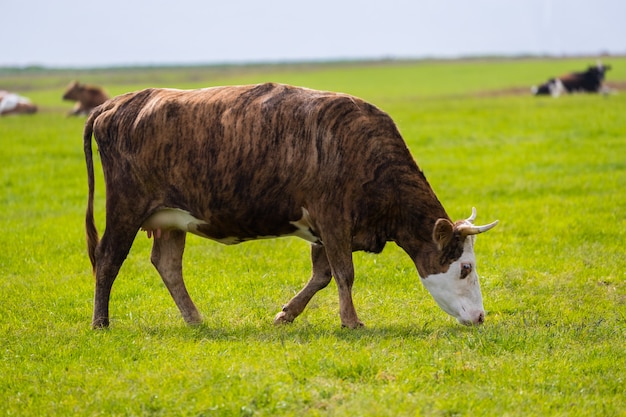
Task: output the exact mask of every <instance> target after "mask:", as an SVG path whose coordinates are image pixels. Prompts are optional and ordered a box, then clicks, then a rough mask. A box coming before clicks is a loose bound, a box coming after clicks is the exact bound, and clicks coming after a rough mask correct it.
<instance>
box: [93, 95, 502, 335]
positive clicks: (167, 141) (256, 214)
mask: <svg viewBox="0 0 626 417" xmlns="http://www.w3.org/2000/svg"><path fill="white" fill-rule="evenodd" d="M92 134H93V136H94V137H95V141H96V143H97V145H98V150H99V152H100V159H101V163H102V168H103V171H104V178H105V182H106V230H105V232H104V235H103V236H102V240H99V238H98V232H97V230H96V227H95V223H94V211H93V201H94V168H93V156H92V139H91V137H92ZM83 141H84V150H85V160H86V164H87V179H88V185H89V187H88V188H89V197H88V204H87V212H86V231H87V243H88V244H87V247H88V252H89V258H90V260H91V264H92V266H93V268H94V272H95V278H96V289H95V305H94V314H93V321H92V326H93V327H94V328H98V327H105V326H108V325H109V297H110V293H111V287H112V285H113V281H114V280H115V278H116V276H117V274H118V271H119V269H120V267H121V266H122V263H123V262H124V259H125V258H126V256H127V254H128V252H129V250H130V248H131V245H132V243H133V240H134V239H135V236H136V234H137V232H138V231H139V230H140V229H143V230H145V231H146V232H147V234H148V237H149V238H150V237H153V238H154V241H153V246H152V255H151V261H152V263H153V264H154V266H155V267H156V269H157V271H158V272H159V274H160V275H161V278H162V279H163V281H164V283H165V285H166V286H167V288H168V290H169V292H170V293H171V295H172V297H173V299H174V301H175V302H176V304H177V306H178V308H179V309H180V311H181V313H182V316H183V318H184V319H185V320H186V321H187V322H188V323H198V322H200V321H201V318H200V314H199V313H198V310H197V309H196V307H195V305H194V303H193V301H192V300H191V298H190V297H189V294H188V292H187V289H186V288H185V284H184V282H183V275H182V256H183V250H184V247H185V236H186V233H187V232H189V233H193V234H195V235H198V236H202V237H205V238H209V239H213V240H216V241H218V242H221V243H224V244H235V243H240V242H244V241H246V240H253V239H259V238H270V237H279V236H298V237H300V238H302V239H305V240H307V241H309V242H310V243H311V259H312V265H313V275H312V277H311V279H310V280H309V282H308V284H307V285H306V286H305V287H304V288H303V289H302V291H300V292H299V293H298V294H297V295H296V296H295V297H293V298H292V299H291V301H289V302H288V303H287V304H286V305H285V306H283V308H282V311H280V312H279V313H278V314H277V316H276V318H275V319H274V322H275V323H287V322H291V321H293V320H294V319H295V318H296V317H297V316H298V315H299V314H300V313H302V311H303V310H304V308H305V306H306V305H307V303H308V302H309V301H310V300H311V298H312V297H313V295H314V294H315V293H316V292H317V291H319V290H320V289H322V288H324V287H326V286H327V285H328V283H329V282H330V280H331V278H332V277H333V276H334V278H335V281H336V283H337V287H338V290H339V308H340V317H341V323H342V325H343V326H346V327H350V328H354V327H358V326H361V325H362V323H361V321H360V320H359V319H358V317H357V313H356V310H355V308H354V305H353V302H352V283H353V280H354V267H353V263H352V252H353V251H360V250H362V251H368V252H374V253H379V252H381V251H382V249H383V247H384V246H385V243H386V242H388V241H393V242H396V243H397V244H398V245H399V246H400V247H402V248H403V249H404V250H405V251H406V252H407V254H408V255H409V256H410V257H411V259H412V260H413V262H414V263H415V266H416V267H417V271H418V272H419V275H420V277H421V278H422V280H421V281H422V283H423V284H424V285H425V286H426V288H427V289H428V290H429V291H430V293H431V294H432V295H433V297H434V298H435V300H436V301H437V303H438V304H439V305H440V306H441V308H442V309H443V310H445V311H446V312H447V313H449V314H450V315H452V316H454V317H455V318H457V319H458V320H459V322H461V323H463V324H467V325H469V324H479V323H482V322H483V320H484V314H485V313H484V309H483V302H482V295H481V292H480V285H479V282H478V275H477V273H476V261H475V257H474V247H473V246H474V235H476V234H478V233H482V232H485V231H487V230H489V229H491V228H492V227H494V226H495V225H496V224H497V221H496V222H493V223H491V224H489V225H486V226H474V224H473V222H474V220H475V217H476V212H475V211H473V213H472V216H470V218H469V219H467V220H460V221H457V222H455V223H453V222H452V221H450V218H449V217H448V215H447V214H446V211H445V210H444V208H443V206H442V205H441V203H440V202H439V200H438V199H437V197H436V196H435V194H434V192H433V191H432V189H431V187H430V185H429V184H428V182H427V181H426V178H425V177H424V174H423V173H422V171H421V170H420V169H419V168H418V166H417V164H416V163H415V161H414V160H413V158H412V156H411V154H410V153H409V150H408V148H407V146H406V144H405V142H404V141H403V139H402V137H401V136H400V133H399V132H398V129H397V128H396V126H395V124H394V122H393V121H392V120H391V118H390V117H389V116H388V115H387V114H385V113H384V112H382V111H381V110H379V109H378V108H376V107H374V106H373V105H371V104H368V103H366V102H364V101H362V100H360V99H358V98H355V97H352V96H348V95H344V94H337V93H330V92H321V91H315V90H309V89H304V88H298V87H292V86H287V85H280V84H261V85H251V86H236V87H215V88H208V89H202V90H191V91H182V90H173V89H147V90H143V91H138V92H134V93H128V94H124V95H121V96H118V97H116V98H114V99H112V100H110V101H108V102H106V103H105V104H103V105H101V106H100V107H98V108H96V109H95V110H94V111H93V112H92V113H91V115H90V116H89V118H88V120H87V122H86V124H85V131H84V135H83Z"/></svg>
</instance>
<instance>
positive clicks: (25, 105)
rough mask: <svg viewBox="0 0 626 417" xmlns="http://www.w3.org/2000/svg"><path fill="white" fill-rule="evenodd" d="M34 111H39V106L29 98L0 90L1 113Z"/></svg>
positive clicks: (27, 112) (28, 112)
mask: <svg viewBox="0 0 626 417" xmlns="http://www.w3.org/2000/svg"><path fill="white" fill-rule="evenodd" d="M32 113H37V106H35V105H34V104H33V103H31V101H30V100H29V99H27V98H26V97H22V96H20V95H17V94H15V93H9V92H8V91H4V90H0V115H9V114H32Z"/></svg>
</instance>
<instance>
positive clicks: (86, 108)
mask: <svg viewBox="0 0 626 417" xmlns="http://www.w3.org/2000/svg"><path fill="white" fill-rule="evenodd" d="M108 99H109V97H108V96H107V95H106V93H105V92H104V91H103V90H102V88H100V87H97V86H93V85H87V84H80V83H79V82H78V81H73V82H71V83H70V85H68V86H67V90H66V91H65V94H63V100H71V101H76V105H75V106H74V108H73V109H72V111H71V112H70V113H69V114H70V115H86V114H89V113H90V112H91V110H93V109H94V108H96V107H98V106H99V105H100V104H102V103H104V102H105V101H107V100H108Z"/></svg>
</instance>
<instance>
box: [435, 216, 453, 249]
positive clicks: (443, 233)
mask: <svg viewBox="0 0 626 417" xmlns="http://www.w3.org/2000/svg"><path fill="white" fill-rule="evenodd" d="M453 234H454V225H453V224H452V222H450V220H447V219H439V220H437V222H436V223H435V228H434V229H433V241H434V242H435V243H436V244H437V247H438V248H439V250H442V249H443V248H445V247H446V245H447V244H448V243H450V240H452V235H453Z"/></svg>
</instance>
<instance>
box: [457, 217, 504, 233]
mask: <svg viewBox="0 0 626 417" xmlns="http://www.w3.org/2000/svg"><path fill="white" fill-rule="evenodd" d="M497 224H498V221H497V220H496V221H495V222H492V223H489V224H486V225H484V226H474V225H462V226H459V228H458V230H459V232H461V236H463V237H466V236H470V235H477V234H479V233H484V232H486V231H487V230H490V229H493V228H494V227H496V225H497Z"/></svg>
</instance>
